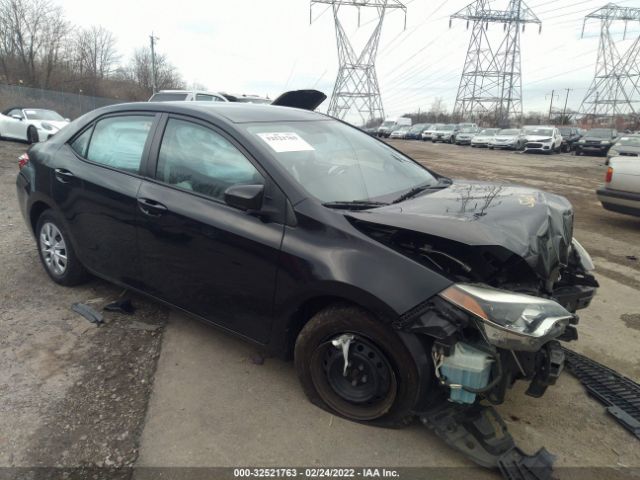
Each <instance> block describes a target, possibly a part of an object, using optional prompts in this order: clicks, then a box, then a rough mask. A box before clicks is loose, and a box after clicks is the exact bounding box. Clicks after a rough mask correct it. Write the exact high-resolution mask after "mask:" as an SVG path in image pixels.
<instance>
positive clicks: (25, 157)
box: [18, 152, 29, 170]
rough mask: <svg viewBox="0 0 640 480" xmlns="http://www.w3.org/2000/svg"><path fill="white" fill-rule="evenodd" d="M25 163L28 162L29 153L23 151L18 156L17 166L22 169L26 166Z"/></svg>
mask: <svg viewBox="0 0 640 480" xmlns="http://www.w3.org/2000/svg"><path fill="white" fill-rule="evenodd" d="M27 163H29V154H28V153H26V152H25V153H23V154H22V155H20V156H19V157H18V168H19V169H20V170H22V169H23V168H24V167H26V166H27Z"/></svg>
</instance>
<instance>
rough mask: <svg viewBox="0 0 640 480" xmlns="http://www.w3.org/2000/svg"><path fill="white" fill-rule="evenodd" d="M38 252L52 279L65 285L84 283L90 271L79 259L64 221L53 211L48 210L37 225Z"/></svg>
mask: <svg viewBox="0 0 640 480" xmlns="http://www.w3.org/2000/svg"><path fill="white" fill-rule="evenodd" d="M36 238H37V241H38V253H39V254H40V261H41V262H42V265H43V266H44V269H45V270H46V272H47V273H48V274H49V277H51V279H52V280H53V281H54V282H56V283H58V284H60V285H65V286H68V287H70V286H73V285H78V284H80V283H83V282H84V281H86V280H87V278H88V276H89V275H88V273H87V271H86V270H85V268H84V267H83V266H82V264H81V263H80V260H78V257H77V256H76V253H75V251H74V249H73V246H72V245H71V242H70V240H69V236H68V234H67V232H66V231H65V229H64V227H63V226H62V222H61V221H60V219H59V218H58V215H56V214H55V213H54V212H53V211H51V210H47V211H45V212H44V213H43V214H42V215H40V218H39V219H38V223H37V225H36Z"/></svg>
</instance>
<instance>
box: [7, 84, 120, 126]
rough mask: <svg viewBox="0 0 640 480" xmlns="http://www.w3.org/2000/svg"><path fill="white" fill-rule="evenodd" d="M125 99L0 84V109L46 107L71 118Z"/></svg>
mask: <svg viewBox="0 0 640 480" xmlns="http://www.w3.org/2000/svg"><path fill="white" fill-rule="evenodd" d="M125 101H126V100H117V99H114V98H105V97H92V96H89V95H77V94H75V93H65V92H57V91H54V90H44V89H41V88H31V87H22V86H20V85H0V111H4V110H6V109H8V108H11V107H30V108H47V109H50V110H55V111H56V112H58V113H59V114H60V115H62V116H63V117H65V118H70V119H71V120H73V119H74V118H77V117H79V116H80V115H82V114H85V113H87V112H90V111H91V110H95V109H96V108H99V107H104V106H107V105H113V104H116V103H123V102H125Z"/></svg>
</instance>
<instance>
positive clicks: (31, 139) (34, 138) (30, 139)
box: [27, 127, 39, 145]
mask: <svg viewBox="0 0 640 480" xmlns="http://www.w3.org/2000/svg"><path fill="white" fill-rule="evenodd" d="M38 140H39V138H38V131H37V130H36V129H35V127H29V128H28V129H27V143H29V144H30V145H31V144H33V143H38Z"/></svg>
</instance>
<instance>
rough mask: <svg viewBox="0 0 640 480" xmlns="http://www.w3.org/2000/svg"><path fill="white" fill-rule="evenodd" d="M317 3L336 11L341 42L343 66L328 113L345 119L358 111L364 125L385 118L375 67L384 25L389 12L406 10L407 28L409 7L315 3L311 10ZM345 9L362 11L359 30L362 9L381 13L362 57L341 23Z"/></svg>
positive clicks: (354, 1) (373, 1) (377, 1)
mask: <svg viewBox="0 0 640 480" xmlns="http://www.w3.org/2000/svg"><path fill="white" fill-rule="evenodd" d="M316 3H323V4H327V5H329V7H330V8H332V10H333V18H334V22H335V26H336V40H337V43H338V61H339V65H340V66H339V70H338V77H337V79H336V83H335V85H334V87H333V94H332V95H331V101H330V102H329V110H328V111H327V113H328V114H329V115H331V116H333V117H336V118H340V119H344V118H345V116H346V115H347V114H348V113H349V112H351V111H356V112H357V113H358V115H359V116H360V119H361V121H362V123H363V124H365V123H366V122H367V121H370V120H373V119H375V118H384V109H383V107H382V99H381V97H380V87H379V86H378V77H377V75H376V66H375V60H376V55H377V53H378V44H379V43H380V34H381V32H382V23H383V21H384V17H385V13H386V11H387V10H391V9H400V10H403V11H404V14H405V26H406V15H407V7H405V6H404V4H402V3H401V2H400V1H398V0H311V8H313V5H314V4H316ZM343 6H352V7H357V8H358V27H359V26H360V9H361V8H363V7H372V8H375V9H376V10H377V17H376V18H375V20H374V22H375V28H374V29H373V32H372V33H371V36H370V37H369V40H368V42H367V43H366V45H365V46H364V48H363V49H362V51H361V52H360V53H359V54H357V53H356V51H355V50H354V48H353V45H352V43H351V40H350V39H349V37H348V35H347V33H346V32H345V30H344V27H343V25H342V22H341V21H340V18H339V12H340V8H341V7H343ZM311 20H312V19H311Z"/></svg>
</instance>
